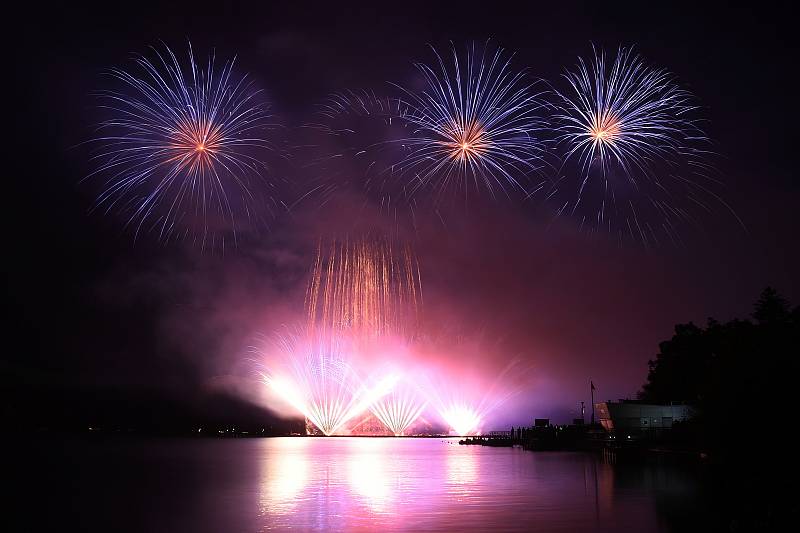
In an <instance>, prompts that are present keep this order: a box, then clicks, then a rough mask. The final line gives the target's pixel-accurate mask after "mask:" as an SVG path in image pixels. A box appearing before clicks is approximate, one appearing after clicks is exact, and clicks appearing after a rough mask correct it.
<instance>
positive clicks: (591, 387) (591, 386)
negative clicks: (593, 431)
mask: <svg viewBox="0 0 800 533" xmlns="http://www.w3.org/2000/svg"><path fill="white" fill-rule="evenodd" d="M589 390H590V391H591V393H592V425H594V382H593V381H592V380H589Z"/></svg>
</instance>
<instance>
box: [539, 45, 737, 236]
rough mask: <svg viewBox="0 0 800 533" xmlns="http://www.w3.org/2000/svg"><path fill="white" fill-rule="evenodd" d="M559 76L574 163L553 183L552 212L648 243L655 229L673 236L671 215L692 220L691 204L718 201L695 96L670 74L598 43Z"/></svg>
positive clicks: (563, 125)
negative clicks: (568, 175)
mask: <svg viewBox="0 0 800 533" xmlns="http://www.w3.org/2000/svg"><path fill="white" fill-rule="evenodd" d="M564 79H565V80H566V82H567V88H568V90H566V91H563V92H561V91H558V90H556V91H555V95H556V99H557V101H558V103H557V104H556V107H557V112H556V115H555V117H554V121H555V122H556V124H557V128H556V132H557V140H558V143H559V145H560V146H562V147H564V149H565V168H568V167H567V166H566V163H569V162H570V161H576V162H577V163H578V168H577V169H576V170H575V175H576V177H577V179H576V180H575V186H574V188H572V187H570V185H569V184H570V183H571V180H570V179H560V180H559V181H558V182H556V184H555V187H554V190H553V191H552V192H551V196H556V197H558V195H557V193H558V192H560V191H563V192H564V193H565V194H566V195H567V197H566V199H564V198H562V199H561V202H560V203H559V206H558V214H561V213H563V212H569V213H570V214H573V215H575V214H578V215H580V216H581V217H582V224H584V223H585V224H587V225H589V226H591V227H594V228H601V227H606V228H607V229H609V230H611V231H614V230H616V231H619V232H620V233H621V234H626V233H627V234H629V235H630V236H632V237H634V238H635V239H637V240H641V241H642V242H644V243H645V244H647V243H649V242H657V241H658V237H657V235H658V234H659V233H664V234H666V235H668V236H669V237H670V238H671V239H673V240H675V239H677V238H678V235H677V226H678V223H679V222H681V221H688V222H691V223H696V219H695V217H694V216H693V214H692V207H700V208H701V209H703V210H709V211H710V207H709V205H708V204H709V199H714V200H717V201H719V202H722V200H721V198H720V197H719V196H718V194H716V193H715V192H714V191H713V190H712V188H713V187H714V186H715V185H716V184H718V182H717V180H715V179H713V178H712V177H710V175H709V174H710V172H711V170H712V169H711V166H710V165H709V164H708V163H707V162H706V160H707V158H708V155H709V152H708V149H707V146H708V143H709V140H708V139H707V137H706V136H705V134H704V133H703V131H702V130H701V129H700V128H699V126H698V121H697V119H695V118H693V116H694V114H695V112H696V111H697V105H696V104H695V103H694V101H695V100H694V97H693V96H692V94H691V93H690V92H688V91H687V90H685V89H683V88H681V87H680V86H679V85H678V83H677V82H676V80H675V78H674V76H673V75H672V74H670V73H669V72H668V71H666V70H664V69H658V68H653V67H650V66H648V65H647V64H646V63H645V61H644V60H643V59H642V58H641V57H640V56H639V55H636V54H634V53H633V52H632V51H631V50H630V49H626V48H620V49H619V50H618V52H617V55H616V57H615V58H614V60H613V61H608V60H607V58H606V55H605V53H604V52H602V51H596V50H595V52H594V54H593V57H592V59H591V60H590V61H585V60H584V59H583V58H580V59H579V62H578V65H577V67H576V68H575V69H574V70H572V71H567V72H566V73H565V74H564ZM568 172H571V171H568ZM722 203H723V204H724V202H722ZM726 207H727V205H726ZM584 208H585V209H586V210H588V211H589V213H591V214H589V213H587V212H586V211H585V210H584Z"/></svg>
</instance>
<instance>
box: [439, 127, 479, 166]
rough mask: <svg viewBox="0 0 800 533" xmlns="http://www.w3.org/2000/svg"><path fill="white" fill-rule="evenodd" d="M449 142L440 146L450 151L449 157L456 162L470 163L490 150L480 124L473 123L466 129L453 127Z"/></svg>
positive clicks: (443, 142) (444, 142)
mask: <svg viewBox="0 0 800 533" xmlns="http://www.w3.org/2000/svg"><path fill="white" fill-rule="evenodd" d="M448 135H449V137H450V139H449V140H446V141H441V142H440V144H441V145H442V146H444V147H446V148H447V149H448V150H450V157H451V158H452V159H454V160H456V161H461V162H464V163H466V162H470V161H472V160H474V159H475V158H478V157H481V156H482V155H483V154H485V153H486V152H487V150H489V149H490V143H489V142H488V141H487V140H486V132H485V131H484V130H483V128H481V126H480V124H478V123H477V122H473V123H471V124H468V125H467V126H466V127H464V126H462V125H455V126H454V127H453V128H452V129H451V130H450V131H449V132H448Z"/></svg>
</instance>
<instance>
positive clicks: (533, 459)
mask: <svg viewBox="0 0 800 533" xmlns="http://www.w3.org/2000/svg"><path fill="white" fill-rule="evenodd" d="M16 462H17V464H16V470H15V471H17V472H18V473H20V474H21V478H18V479H15V480H14V481H13V483H14V486H13V487H12V490H13V491H14V493H15V495H16V496H18V497H19V503H18V504H17V506H16V509H15V510H16V511H17V512H18V513H19V514H20V516H21V517H22V519H23V520H24V522H23V524H22V527H20V528H19V529H18V530H19V531H32V530H44V529H47V530H53V531H55V530H58V531H164V532H176V531H191V532H204V531H219V532H223V531H224V532H258V531H268V530H286V529H293V530H300V531H302V530H312V529H315V530H345V531H353V530H360V531H376V530H378V531H388V530H427V531H434V530H437V531H459V530H495V531H507V530H520V531H598V532H604V531H625V532H651V531H684V530H687V528H688V527H689V525H690V524H691V525H692V526H693V527H692V529H694V528H696V527H697V526H699V525H700V523H699V522H698V519H702V516H703V505H704V504H703V497H702V491H701V489H700V482H699V479H698V476H697V473H696V472H695V470H694V469H692V468H687V467H685V466H679V465H674V464H663V463H649V464H637V465H619V464H616V465H612V464H607V463H605V462H603V461H602V460H601V459H600V458H598V457H596V456H594V455H591V454H583V453H564V452H550V453H544V452H539V453H533V452H526V451H523V450H520V449H511V448H485V447H481V446H459V445H458V443H457V442H456V441H455V440H446V439H390V438H386V439H384V438H327V439H325V438H273V439H230V440H215V439H197V440H189V439H175V440H171V439H152V440H147V439H110V440H109V439H103V440H88V441H86V440H83V441H69V442H66V443H59V444H57V445H56V444H53V443H50V444H48V443H46V442H44V443H43V442H38V443H36V444H34V445H31V446H29V447H28V450H27V453H26V454H24V455H20V459H19V460H18V461H16ZM12 479H14V478H13V477H12ZM7 481H8V478H7Z"/></svg>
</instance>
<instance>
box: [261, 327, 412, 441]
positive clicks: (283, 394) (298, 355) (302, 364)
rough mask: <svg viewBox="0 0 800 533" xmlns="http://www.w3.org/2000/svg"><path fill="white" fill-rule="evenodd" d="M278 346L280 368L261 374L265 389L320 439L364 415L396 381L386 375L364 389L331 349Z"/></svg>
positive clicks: (287, 342)
mask: <svg viewBox="0 0 800 533" xmlns="http://www.w3.org/2000/svg"><path fill="white" fill-rule="evenodd" d="M278 346H279V352H280V353H281V355H282V357H281V358H280V359H281V363H282V364H278V365H276V366H275V367H274V368H272V369H271V370H269V371H265V372H261V376H262V379H263V381H264V383H265V384H266V385H267V386H268V387H269V388H270V389H271V390H272V391H273V392H274V393H275V394H276V395H278V396H279V397H280V398H281V399H282V400H283V401H285V402H286V403H288V404H289V405H291V406H292V407H293V408H294V409H296V410H297V411H298V412H300V413H302V414H303V416H305V417H306V418H307V419H308V420H309V421H310V422H311V423H313V424H314V425H315V426H316V427H317V428H319V430H320V431H322V433H323V434H325V435H333V434H335V433H336V432H337V431H339V430H340V429H341V428H342V427H343V426H344V425H345V424H346V423H347V422H348V421H350V420H351V419H353V417H356V416H358V415H359V414H361V413H363V412H365V411H366V410H368V409H369V408H370V407H371V406H372V405H373V404H374V403H375V402H376V401H378V400H379V399H380V398H381V397H382V396H384V395H385V394H387V393H389V391H391V389H392V388H393V386H394V384H395V383H396V381H397V378H396V377H395V376H392V375H389V376H387V377H384V378H383V379H381V380H379V381H378V382H377V383H375V384H374V385H373V386H371V387H370V386H368V385H367V384H366V383H364V382H363V381H362V379H361V377H360V376H359V375H358V373H357V372H356V371H355V369H354V368H353V367H352V366H351V365H350V364H349V363H348V362H347V360H346V358H345V356H344V355H343V349H342V347H341V346H339V345H337V344H335V343H331V342H324V343H316V342H314V341H308V339H303V338H302V337H299V336H282V337H280V338H279V342H278Z"/></svg>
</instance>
